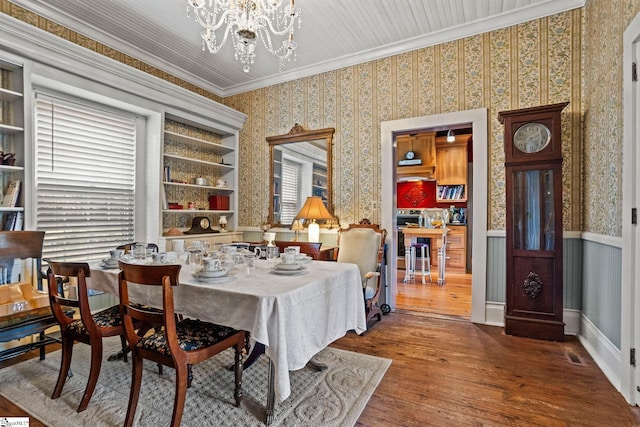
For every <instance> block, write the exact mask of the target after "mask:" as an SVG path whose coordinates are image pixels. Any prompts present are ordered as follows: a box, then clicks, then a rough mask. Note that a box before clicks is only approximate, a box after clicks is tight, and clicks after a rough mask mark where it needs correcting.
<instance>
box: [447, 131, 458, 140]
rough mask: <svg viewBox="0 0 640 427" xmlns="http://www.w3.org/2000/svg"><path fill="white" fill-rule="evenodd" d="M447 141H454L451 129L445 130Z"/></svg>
mask: <svg viewBox="0 0 640 427" xmlns="http://www.w3.org/2000/svg"><path fill="white" fill-rule="evenodd" d="M447 142H456V136H455V135H454V134H453V131H452V130H451V129H449V132H447Z"/></svg>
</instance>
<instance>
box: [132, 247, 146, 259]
mask: <svg viewBox="0 0 640 427" xmlns="http://www.w3.org/2000/svg"><path fill="white" fill-rule="evenodd" d="M146 256H147V248H146V245H145V244H144V243H136V244H135V245H133V257H134V258H135V260H136V261H137V262H144V260H145V257H146Z"/></svg>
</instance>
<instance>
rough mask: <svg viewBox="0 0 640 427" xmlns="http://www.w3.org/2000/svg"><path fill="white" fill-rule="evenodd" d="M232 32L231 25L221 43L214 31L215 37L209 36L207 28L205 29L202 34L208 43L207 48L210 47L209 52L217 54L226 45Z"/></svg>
mask: <svg viewBox="0 0 640 427" xmlns="http://www.w3.org/2000/svg"><path fill="white" fill-rule="evenodd" d="M230 33H232V27H231V26H229V27H227V29H226V30H225V32H224V37H223V38H222V41H221V42H220V43H216V38H215V33H213V34H214V38H210V37H208V35H207V30H203V31H202V34H201V36H202V40H203V41H204V42H205V44H206V45H207V49H209V53H213V54H216V53H218V52H219V51H220V49H222V47H223V46H224V45H225V43H226V42H227V39H228V38H229V34H230Z"/></svg>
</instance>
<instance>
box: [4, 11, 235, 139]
mask: <svg viewBox="0 0 640 427" xmlns="http://www.w3.org/2000/svg"><path fill="white" fill-rule="evenodd" d="M0 40H1V42H0V49H3V50H7V51H8V52H9V53H11V54H13V55H15V56H18V57H21V58H24V59H28V60H30V61H32V62H33V63H34V64H42V65H44V66H47V67H51V68H55V69H57V70H60V71H61V72H64V73H67V74H72V75H73V74H75V75H77V76H78V77H81V78H83V79H87V80H90V81H94V82H96V83H99V84H101V85H105V86H111V87H113V88H114V89H117V90H119V91H124V92H127V93H130V94H132V95H135V96H137V97H140V98H144V99H146V100H148V101H152V102H155V103H159V104H162V105H164V106H166V107H171V108H173V109H181V110H184V111H188V112H192V113H196V114H198V115H199V116H202V117H203V118H205V119H206V120H207V121H210V122H214V123H215V124H216V125H217V126H218V127H219V128H220V129H221V130H226V131H228V132H229V133H235V132H236V131H237V130H239V129H240V128H242V126H243V125H244V122H245V121H246V119H247V115H246V114H244V113H241V112H239V111H236V110H234V109H233V108H230V107H228V106H226V105H223V104H221V103H219V102H216V101H214V100H212V99H209V98H206V97H204V96H202V95H199V94H197V93H195V92H192V91H190V90H187V89H184V88H182V87H180V86H177V85H175V84H172V83H169V82H168V81H166V80H163V79H160V78H158V77H155V76H153V75H151V74H148V73H145V72H144V71H141V70H138V69H135V68H133V67H130V66H128V65H126V64H123V63H121V62H119V61H116V60H113V59H111V58H109V57H107V56H104V55H101V54H99V53H96V52H93V51H91V50H89V49H85V48H83V47H81V46H79V45H77V44H75V43H72V42H70V41H67V40H65V39H62V38H60V37H57V36H55V35H53V34H50V33H48V32H46V31H43V30H40V29H38V28H37V27H34V26H32V25H29V24H26V23H24V22H22V21H20V20H18V19H15V18H13V17H11V16H9V15H6V14H0ZM35 68H37V67H35Z"/></svg>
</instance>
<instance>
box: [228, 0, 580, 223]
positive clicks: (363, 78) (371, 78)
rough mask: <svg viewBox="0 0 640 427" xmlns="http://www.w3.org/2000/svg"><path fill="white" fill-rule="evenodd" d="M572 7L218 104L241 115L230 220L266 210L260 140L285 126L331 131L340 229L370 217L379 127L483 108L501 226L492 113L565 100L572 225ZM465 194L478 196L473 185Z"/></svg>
mask: <svg viewBox="0 0 640 427" xmlns="http://www.w3.org/2000/svg"><path fill="white" fill-rule="evenodd" d="M582 19H583V17H582V10H581V9H577V10H574V11H570V12H565V13H561V14H558V15H554V16H550V17H547V18H542V19H538V20H535V21H531V22H526V23H523V24H521V25H517V26H513V27H510V28H505V29H501V30H496V31H492V32H489V33H484V34H480V35H477V36H473V37H468V38H464V39H460V40H456V41H452V42H448V43H443V44H440V45H436V46H430V47H426V48H422V49H419V50H416V51H412V52H408V53H404V54H400V55H396V56H392V57H388V58H384V59H380V60H376V61H372V62H367V63H363V64H359V65H355V66H350V67H345V68H343V69H339V70H336V71H331V72H328V73H324V74H320V75H316V76H313V77H308V78H303V79H299V80H294V81H290V82H286V83H282V84H279V85H276V86H271V87H266V88H262V89H258V90H254V91H251V92H247V93H243V94H238V95H234V96H231V97H228V98H225V99H224V100H223V102H224V103H225V104H227V105H229V106H231V107H233V108H235V109H237V110H240V111H242V112H244V113H246V114H247V115H248V121H247V124H246V125H245V127H244V129H243V130H242V131H241V134H240V156H241V158H242V159H243V160H242V162H243V163H245V162H247V161H249V164H250V165H251V167H250V168H246V169H241V170H240V175H241V177H240V188H239V190H240V194H243V195H245V197H242V198H240V205H241V207H240V215H239V223H240V225H244V226H256V225H258V224H260V222H261V221H262V220H263V219H264V216H265V215H266V206H267V204H268V194H269V188H268V185H269V184H268V183H269V179H268V170H269V168H268V162H269V158H268V149H267V144H266V140H265V138H266V137H267V136H272V135H279V134H284V133H287V132H288V131H289V129H290V128H291V127H292V126H293V124H294V123H300V124H302V125H303V126H304V127H306V128H309V129H312V128H324V127H334V128H336V135H335V140H334V153H335V154H334V159H333V161H334V170H335V173H334V183H333V188H334V193H335V194H334V208H335V213H336V215H337V216H338V217H339V219H340V221H341V222H343V223H349V222H357V221H358V220H359V219H360V218H364V217H367V218H370V219H371V220H372V221H374V222H379V221H380V219H381V218H380V205H381V203H391V201H388V200H382V199H381V195H380V188H381V183H380V179H381V169H380V123H381V122H382V121H386V120H395V119H402V118H409V117H415V116H423V115H431V114H439V113H446V112H452V111H460V110H468V109H475V108H481V107H486V108H487V109H488V110H489V146H488V147H487V150H488V158H489V159H490V164H489V171H488V174H489V180H488V182H489V183H490V184H489V188H487V189H486V191H488V195H489V212H488V214H489V215H488V222H489V223H488V227H489V228H490V229H504V226H505V188H504V179H505V177H504V148H503V135H502V133H503V126H502V125H501V124H500V123H499V121H498V112H499V111H502V110H509V109H514V108H524V107H530V106H537V105H543V104H553V103H558V102H564V101H569V102H570V104H569V106H568V107H567V108H566V109H565V110H564V112H563V127H562V135H563V155H564V171H563V182H564V184H563V185H564V201H563V211H564V227H565V229H567V230H580V229H581V215H580V212H581V209H580V206H581V202H582V201H581V197H582V186H581V174H582V170H581V162H580V151H579V150H580V147H581V142H580V141H581V137H582V135H581V132H582V131H581V129H582V120H581V111H582V106H581V91H580V88H581V50H580V46H581V36H582V34H581V29H582ZM475 191H484V189H481V188H475Z"/></svg>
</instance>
